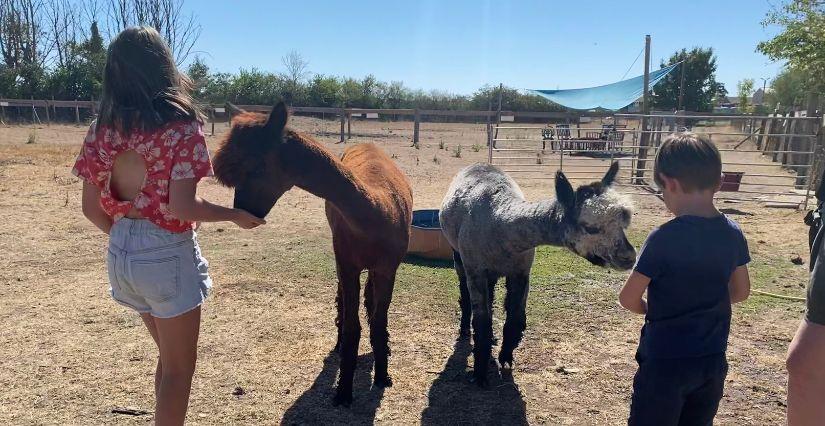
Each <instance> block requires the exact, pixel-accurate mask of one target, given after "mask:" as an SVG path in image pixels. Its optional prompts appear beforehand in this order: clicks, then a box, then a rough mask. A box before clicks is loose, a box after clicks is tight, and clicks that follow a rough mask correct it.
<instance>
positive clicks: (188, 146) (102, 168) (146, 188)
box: [72, 121, 212, 232]
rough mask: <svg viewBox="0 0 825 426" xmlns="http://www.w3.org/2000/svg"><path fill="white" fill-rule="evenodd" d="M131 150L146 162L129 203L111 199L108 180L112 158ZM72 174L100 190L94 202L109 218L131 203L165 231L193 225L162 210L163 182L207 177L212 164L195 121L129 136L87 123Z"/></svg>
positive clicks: (166, 188) (122, 212)
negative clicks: (138, 187) (140, 184)
mask: <svg viewBox="0 0 825 426" xmlns="http://www.w3.org/2000/svg"><path fill="white" fill-rule="evenodd" d="M129 150H134V151H135V152H137V153H138V154H140V155H142V156H143V159H144V160H145V161H146V180H145V181H144V183H143V188H141V190H140V193H138V195H137V196H136V197H135V198H134V199H133V200H132V201H121V200H118V199H117V198H115V197H114V196H113V195H112V193H111V191H110V185H109V181H110V179H111V177H112V165H113V163H114V159H115V157H117V155H118V154H120V153H121V152H124V151H129ZM72 174H74V175H75V176H77V177H79V178H81V179H83V180H85V181H87V182H89V183H91V184H93V185H95V186H97V187H98V188H100V205H101V206H102V207H103V210H104V211H105V212H106V214H108V215H109V216H110V217H111V218H112V220H114V221H117V220H119V219H120V218H122V217H124V216H125V215H126V214H127V213H128V212H129V210H131V209H132V207H134V208H135V209H137V210H138V211H139V212H140V214H141V215H143V217H144V218H146V219H148V220H150V221H151V222H152V223H154V224H156V225H158V226H160V227H161V228H164V229H167V230H169V231H171V232H183V231H187V230H189V229H192V228H193V227H194V223H193V222H187V221H183V220H180V219H178V218H176V217H175V216H174V215H173V214H172V213H171V212H170V211H169V208H168V205H169V181H170V180H178V179H195V180H196V181H197V180H200V179H201V178H203V177H206V176H212V162H211V161H210V160H209V150H208V149H207V147H206V140H205V139H204V136H203V128H202V127H201V123H199V122H198V121H192V122H173V123H169V124H167V125H165V126H163V127H161V128H159V129H156V130H153V131H149V132H139V131H134V132H132V133H131V134H129V135H124V134H121V133H120V132H118V131H116V130H114V129H111V128H107V127H101V128H100V129H96V123H92V125H91V127H89V132H88V133H87V134H86V140H85V141H84V142H83V148H82V149H81V150H80V154H79V155H78V156H77V161H76V162H75V165H74V168H73V169H72Z"/></svg>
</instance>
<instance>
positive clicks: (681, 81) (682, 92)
mask: <svg viewBox="0 0 825 426" xmlns="http://www.w3.org/2000/svg"><path fill="white" fill-rule="evenodd" d="M686 61H687V59H685V58H682V63H681V64H680V65H679V68H681V69H680V70H679V71H680V73H681V77H679V107H678V108H677V110H678V111H682V110H683V109H684V106H685V103H684V99H685V62H686Z"/></svg>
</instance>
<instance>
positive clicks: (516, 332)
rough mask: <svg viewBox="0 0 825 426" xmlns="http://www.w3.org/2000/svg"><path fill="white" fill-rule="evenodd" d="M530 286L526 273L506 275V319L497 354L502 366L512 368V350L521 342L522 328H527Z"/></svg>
mask: <svg viewBox="0 0 825 426" xmlns="http://www.w3.org/2000/svg"><path fill="white" fill-rule="evenodd" d="M529 288H530V277H529V275H527V274H515V275H508V276H507V295H506V296H505V299H504V310H505V311H506V312H507V320H506V321H505V322H504V339H503V340H504V342H503V343H502V345H501V352H499V354H498V362H499V364H501V366H502V367H505V368H506V367H509V368H512V366H513V350H515V349H516V347H518V345H519V343H520V342H521V337H522V334H523V333H524V329H525V328H527V311H526V309H527V293H528V291H529Z"/></svg>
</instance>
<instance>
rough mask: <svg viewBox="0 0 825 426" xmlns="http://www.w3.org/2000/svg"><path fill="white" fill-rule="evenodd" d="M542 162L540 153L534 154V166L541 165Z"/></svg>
mask: <svg viewBox="0 0 825 426" xmlns="http://www.w3.org/2000/svg"><path fill="white" fill-rule="evenodd" d="M543 162H544V160H543V159H542V158H541V153H537V154H536V164H541V163H543Z"/></svg>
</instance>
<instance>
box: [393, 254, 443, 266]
mask: <svg viewBox="0 0 825 426" xmlns="http://www.w3.org/2000/svg"><path fill="white" fill-rule="evenodd" d="M404 263H406V264H408V265H415V266H425V267H428V268H447V269H453V267H454V266H453V261H452V260H441V259H426V258H423V257H418V256H416V255H413V254H408V255H407V256H405V257H404Z"/></svg>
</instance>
